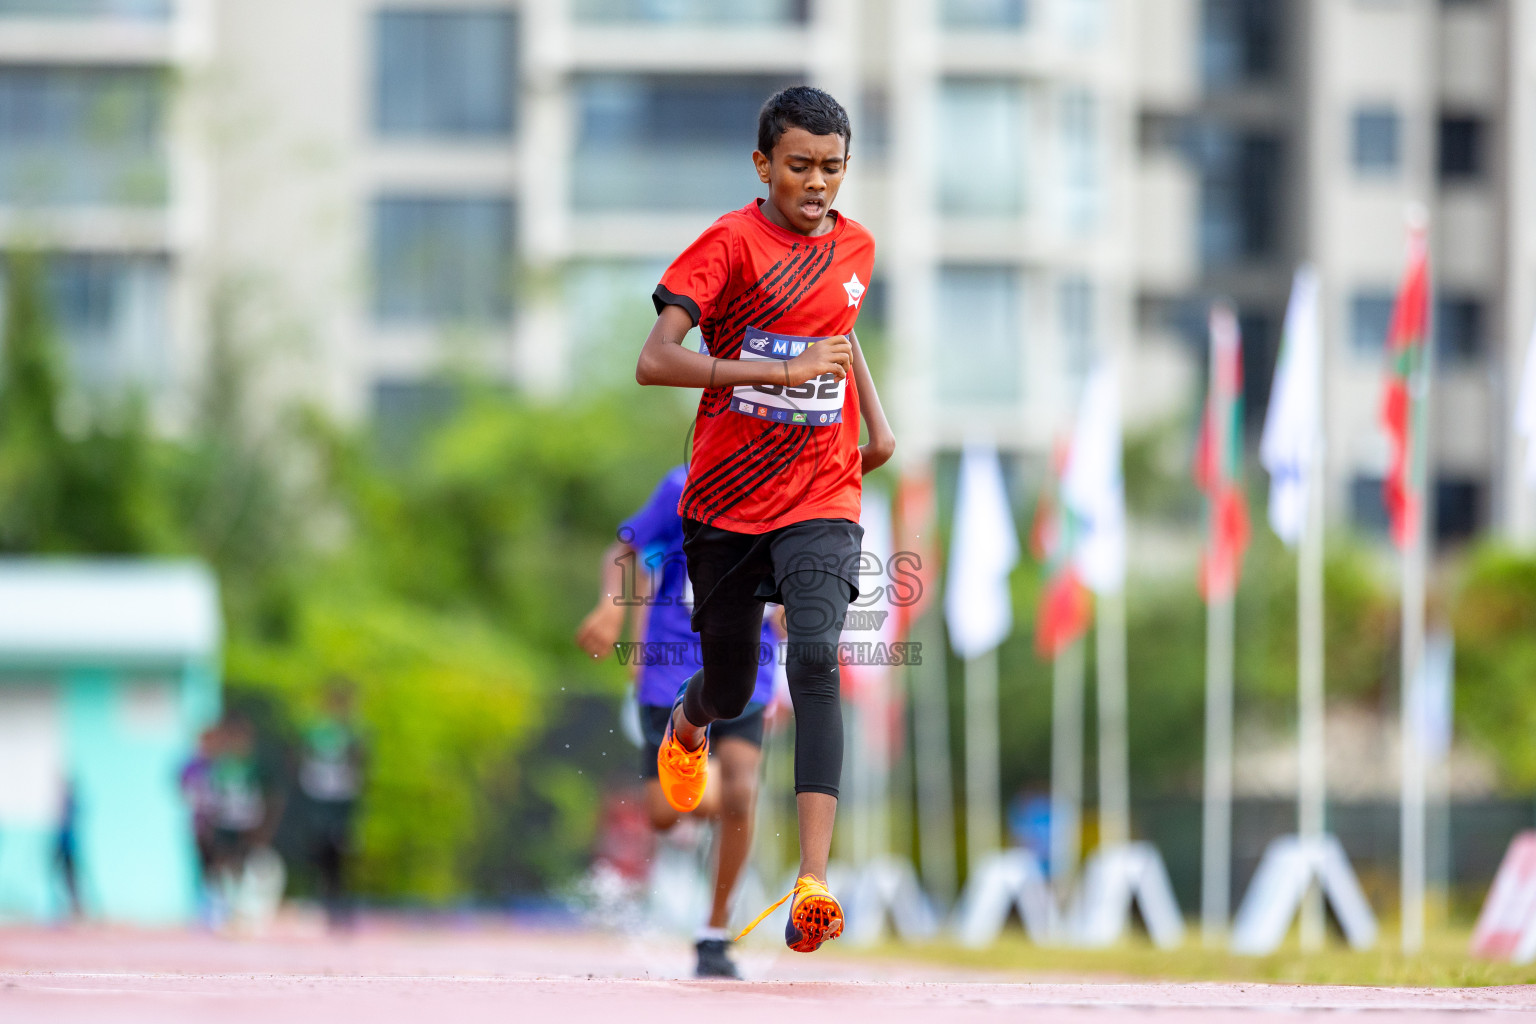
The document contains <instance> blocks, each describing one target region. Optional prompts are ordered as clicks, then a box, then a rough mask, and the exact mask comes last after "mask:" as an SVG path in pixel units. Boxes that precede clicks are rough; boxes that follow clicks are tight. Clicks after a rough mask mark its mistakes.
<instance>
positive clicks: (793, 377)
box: [774, 334, 853, 385]
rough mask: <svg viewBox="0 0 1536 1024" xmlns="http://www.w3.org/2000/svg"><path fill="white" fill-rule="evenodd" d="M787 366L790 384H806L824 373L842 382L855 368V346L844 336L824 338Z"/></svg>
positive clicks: (809, 346)
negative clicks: (853, 367) (852, 368)
mask: <svg viewBox="0 0 1536 1024" xmlns="http://www.w3.org/2000/svg"><path fill="white" fill-rule="evenodd" d="M785 366H786V368H787V369H788V371H789V374H788V376H789V383H790V384H796V385H798V384H804V383H805V382H806V381H808V380H815V379H816V378H817V377H820V376H821V375H822V374H824V373H830V374H832V375H833V376H834V377H835V378H836V379H837V380H842V379H843V378H844V377H846V376H847V375H848V371H849V369H850V368H851V367H852V366H853V344H852V343H851V342H849V340H848V338H847V336H845V335H842V334H838V335H834V336H832V337H830V338H822V339H821V340H820V341H818V342H816V343H815V344H813V345H808V346H806V349H805V351H804V352H802V353H800V354H799V355H797V356H795V358H793V359H791V360H790V361H789V362H788V363H786V364H785ZM774 383H778V382H777V381H775V382H774Z"/></svg>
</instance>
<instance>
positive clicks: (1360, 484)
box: [1349, 474, 1392, 537]
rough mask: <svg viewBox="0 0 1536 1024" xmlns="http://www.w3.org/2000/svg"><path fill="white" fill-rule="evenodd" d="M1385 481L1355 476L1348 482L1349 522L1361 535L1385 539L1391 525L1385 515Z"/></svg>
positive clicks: (1376, 477)
mask: <svg viewBox="0 0 1536 1024" xmlns="http://www.w3.org/2000/svg"><path fill="white" fill-rule="evenodd" d="M1385 486H1386V480H1385V479H1384V478H1382V477H1379V476H1369V475H1365V474H1356V475H1355V477H1354V478H1353V479H1351V480H1350V482H1349V521H1350V523H1351V524H1352V525H1353V526H1354V528H1355V529H1356V530H1358V531H1360V532H1361V533H1364V534H1368V535H1370V536H1373V537H1385V536H1386V535H1387V531H1388V529H1389V528H1390V527H1391V525H1392V518H1391V516H1389V515H1388V514H1387V496H1386V494H1385V493H1384V492H1383V490H1382V488H1384V487H1385Z"/></svg>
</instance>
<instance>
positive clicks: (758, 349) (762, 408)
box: [653, 200, 875, 533]
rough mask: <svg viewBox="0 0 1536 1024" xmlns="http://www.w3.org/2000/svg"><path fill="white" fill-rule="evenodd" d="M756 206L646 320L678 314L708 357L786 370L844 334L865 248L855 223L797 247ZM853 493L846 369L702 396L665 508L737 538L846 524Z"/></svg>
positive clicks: (681, 272) (855, 463) (870, 242)
mask: <svg viewBox="0 0 1536 1024" xmlns="http://www.w3.org/2000/svg"><path fill="white" fill-rule="evenodd" d="M760 202H761V201H760V200H754V201H752V202H751V203H748V204H747V205H746V206H744V207H742V208H741V209H739V210H733V211H732V212H730V213H727V214H726V215H725V216H723V217H721V218H720V219H719V220H717V221H715V222H714V223H713V224H711V225H710V226H709V228H708V229H707V230H706V231H705V232H704V233H703V234H702V235H700V236H699V237H698V239H697V240H696V241H695V242H694V243H693V244H692V245H690V246H689V247H688V248H687V249H685V250H683V253H682V255H680V256H678V258H677V259H675V260H673V261H672V265H671V266H670V267H668V268H667V272H666V273H665V274H663V275H662V278H661V284H659V285H658V286H657V287H656V293H655V295H654V296H653V299H654V301H655V303H656V311H657V313H660V312H661V310H662V309H663V308H664V307H666V306H669V305H675V306H681V307H682V308H683V309H684V310H686V311H687V312H688V315H689V316H691V317H692V318H693V321H694V323H696V324H697V325H698V327H699V332H700V333H701V334H702V335H703V336H704V348H705V351H707V352H708V353H709V354H710V355H712V356H716V357H718V358H721V359H743V358H745V359H754V360H755V359H764V358H767V359H787V358H792V357H793V356H794V355H797V354H799V352H801V351H803V350H804V348H805V345H806V344H807V343H810V342H813V341H815V340H817V339H821V338H829V337H833V336H835V335H839V334H848V333H849V332H851V331H852V330H853V325H854V322H855V321H856V320H858V317H859V308H860V306H861V305H862V304H863V300H864V291H865V288H866V287H867V286H868V284H869V278H870V272H871V271H872V270H873V269H874V263H875V240H874V238H872V237H871V236H870V234H869V232H868V231H866V230H865V229H864V228H863V227H862V226H861V225H859V224H858V223H856V222H854V221H851V220H849V219H848V218H847V217H844V216H842V215H841V214H839V215H837V222H836V224H835V225H833V228H832V230H831V231H828V232H827V233H826V234H824V235H818V236H817V237H815V238H807V237H805V236H804V235H797V234H795V233H794V232H792V231H787V230H785V229H784V228H781V227H778V226H777V225H775V224H773V223H772V222H771V221H769V220H768V218H766V217H764V216H763V213H762V210H761V209H760V208H759V203H760ZM744 343H745V345H746V348H745V352H744V351H743V345H744ZM839 398H840V401H839ZM860 483H861V469H860V460H859V396H858V392H857V391H856V390H855V388H854V381H853V374H852V373H851V372H850V373H849V374H848V376H847V377H846V378H845V379H844V381H843V382H841V383H838V382H835V381H833V380H831V375H830V374H827V375H824V376H823V378H820V379H818V380H813V381H810V382H808V383H807V384H805V385H803V386H800V387H794V388H786V387H784V386H782V385H766V386H755V387H754V386H751V385H748V386H745V387H739V388H734V389H733V388H728V387H727V388H709V389H706V390H705V392H704V394H703V397H701V398H700V399H699V411H698V415H697V417H696V418H695V420H694V430H693V457H692V461H691V462H690V463H689V466H688V486H687V488H686V489H685V490H684V491H683V496H682V500H681V501H679V502H678V506H677V510H678V512H679V514H681V515H683V516H684V517H686V518H689V519H697V520H700V521H702V522H705V523H709V524H711V525H713V526H717V527H719V528H721V529H724V530H733V531H735V532H737V533H767V532H768V531H769V530H776V529H778V528H779V527H781V526H788V525H789V524H791V523H798V522H803V521H805V520H807V519H850V520H852V521H854V522H858V521H859V488H860Z"/></svg>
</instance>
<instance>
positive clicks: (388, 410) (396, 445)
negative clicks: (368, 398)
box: [372, 378, 464, 463]
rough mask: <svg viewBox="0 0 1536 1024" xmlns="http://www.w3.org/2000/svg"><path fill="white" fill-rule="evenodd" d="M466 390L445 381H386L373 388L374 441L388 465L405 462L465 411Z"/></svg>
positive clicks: (380, 381) (374, 385) (376, 383)
mask: <svg viewBox="0 0 1536 1024" xmlns="http://www.w3.org/2000/svg"><path fill="white" fill-rule="evenodd" d="M463 398H464V395H463V390H462V388H460V387H459V386H458V385H457V384H456V383H454V382H452V381H446V380H434V379H431V378H428V379H415V380H412V379H385V380H377V381H375V382H374V384H373V410H372V411H373V425H374V438H375V441H376V443H377V445H378V449H379V452H380V454H382V455H383V456H384V458H385V460H386V461H388V462H392V463H401V462H404V461H406V460H407V459H408V458H409V457H410V456H411V455H412V454H413V453H414V452H415V451H416V450H417V448H418V447H419V446H420V444H421V441H422V440H423V439H424V438H426V437H429V436H430V435H431V434H432V432H433V431H435V430H437V429H438V428H439V427H441V426H443V425H444V424H445V423H447V422H448V421H449V420H450V419H452V417H453V414H454V413H456V412H457V411H458V410H459V409H461V408H462V407H463V404H464V402H463Z"/></svg>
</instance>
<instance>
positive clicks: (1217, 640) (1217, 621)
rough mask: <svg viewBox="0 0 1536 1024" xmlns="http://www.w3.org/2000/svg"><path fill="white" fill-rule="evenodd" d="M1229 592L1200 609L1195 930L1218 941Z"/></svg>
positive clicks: (1227, 772) (1228, 733)
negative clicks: (1200, 792)
mask: <svg viewBox="0 0 1536 1024" xmlns="http://www.w3.org/2000/svg"><path fill="white" fill-rule="evenodd" d="M1232 629H1233V608H1232V596H1231V595H1230V594H1227V593H1221V594H1212V595H1211V596H1210V598H1209V599H1208V601H1207V603H1206V609H1205V807H1204V820H1203V822H1202V830H1201V857H1200V876H1201V877H1200V930H1201V936H1202V938H1203V940H1204V942H1205V945H1206V946H1208V947H1212V948H1214V947H1216V946H1219V945H1221V944H1222V942H1223V941H1224V940H1225V938H1226V932H1227V921H1228V920H1229V917H1230V910H1231V903H1232V657H1233V637H1232Z"/></svg>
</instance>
